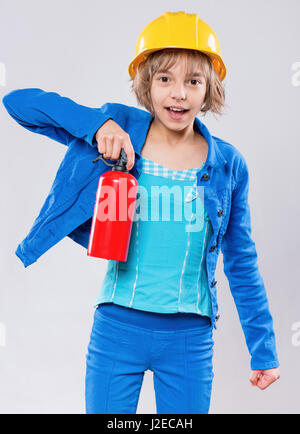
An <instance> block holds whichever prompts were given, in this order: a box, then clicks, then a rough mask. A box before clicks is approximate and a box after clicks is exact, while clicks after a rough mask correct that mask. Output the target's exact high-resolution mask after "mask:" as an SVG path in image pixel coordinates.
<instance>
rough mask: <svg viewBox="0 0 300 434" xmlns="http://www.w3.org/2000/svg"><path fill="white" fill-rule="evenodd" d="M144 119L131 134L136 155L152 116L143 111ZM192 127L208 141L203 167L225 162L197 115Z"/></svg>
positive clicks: (219, 165)
mask: <svg viewBox="0 0 300 434" xmlns="http://www.w3.org/2000/svg"><path fill="white" fill-rule="evenodd" d="M145 115H146V116H145V117H146V119H144V118H143V119H142V120H141V122H137V123H136V128H135V131H134V134H133V135H132V136H131V141H132V144H133V146H134V149H135V150H136V153H137V154H138V156H139V157H140V156H141V150H142V147H143V145H144V143H145V140H146V137H147V134H148V131H149V128H150V126H151V123H152V121H153V119H154V118H153V116H152V115H151V114H150V113H148V112H145ZM194 129H195V130H196V131H197V132H198V133H199V134H201V135H202V136H203V137H204V138H205V140H206V141H207V143H208V154H207V159H206V162H205V165H204V166H203V167H204V168H206V169H208V168H209V167H212V168H218V167H221V166H223V165H224V164H226V163H227V161H226V160H225V158H224V156H223V154H222V152H221V151H220V149H219V146H218V144H217V142H216V141H215V139H214V138H213V137H212V135H211V134H210V132H209V130H208V128H207V127H206V126H205V125H204V123H203V122H201V121H200V119H198V118H197V117H196V118H195V121H194Z"/></svg>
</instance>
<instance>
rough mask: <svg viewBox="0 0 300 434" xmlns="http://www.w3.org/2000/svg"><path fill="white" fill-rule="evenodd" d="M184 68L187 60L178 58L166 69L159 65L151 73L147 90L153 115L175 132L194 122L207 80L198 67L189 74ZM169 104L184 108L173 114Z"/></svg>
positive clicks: (200, 105) (204, 92)
mask: <svg viewBox="0 0 300 434" xmlns="http://www.w3.org/2000/svg"><path fill="white" fill-rule="evenodd" d="M186 71H187V68H186V62H184V61H183V59H181V58H179V59H178V61H177V62H176V64H175V65H174V66H173V67H172V68H170V69H169V70H168V71H166V70H165V69H162V68H160V69H159V70H158V71H157V73H156V74H155V75H154V76H153V80H152V85H151V90H150V95H151V100H152V106H153V110H154V113H155V117H156V118H157V119H158V120H159V121H160V122H161V123H162V124H164V125H165V126H166V127H167V128H168V129H172V130H175V131H180V130H182V129H185V128H186V127H187V126H189V125H190V124H191V123H192V124H193V123H194V119H195V117H196V116H197V114H198V113H199V112H200V110H201V107H202V105H203V103H204V100H205V95H206V81H205V77H204V75H203V73H202V71H201V69H200V67H198V68H196V69H195V70H193V72H192V74H191V75H188V74H187V73H186ZM169 107H182V108H184V109H186V110H187V111H185V112H184V113H182V112H180V113H176V112H173V111H170V109H169Z"/></svg>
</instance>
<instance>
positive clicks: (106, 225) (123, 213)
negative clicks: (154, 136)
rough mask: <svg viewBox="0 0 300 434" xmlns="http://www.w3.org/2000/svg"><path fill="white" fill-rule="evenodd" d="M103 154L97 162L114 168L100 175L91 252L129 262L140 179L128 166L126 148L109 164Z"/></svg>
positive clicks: (89, 249)
mask: <svg viewBox="0 0 300 434" xmlns="http://www.w3.org/2000/svg"><path fill="white" fill-rule="evenodd" d="M102 155H103V154H100V156H99V157H97V158H96V159H95V160H93V163H95V162H96V161H98V160H99V159H101V160H102V161H103V162H104V163H105V164H106V165H107V166H112V169H111V170H109V171H107V172H105V173H103V174H102V175H101V176H100V178H99V183H98V189H97V194H96V201H95V207H94V213H93V219H92V226H91V232H90V238H89V245H88V250H87V255H88V256H94V257H96V258H103V259H113V260H116V261H126V260H127V254H128V248H129V242H130V235H131V229H132V223H133V217H134V212H135V203H136V196H137V189H138V182H137V180H136V178H135V177H134V176H133V175H131V174H130V173H129V171H128V170H127V169H126V164H127V156H126V153H125V151H124V149H123V148H122V149H121V153H120V157H119V159H118V161H117V162H116V164H109V163H107V162H106V161H105V160H104V159H103V157H102Z"/></svg>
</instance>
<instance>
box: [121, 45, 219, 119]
mask: <svg viewBox="0 0 300 434" xmlns="http://www.w3.org/2000/svg"><path fill="white" fill-rule="evenodd" d="M179 57H180V58H183V59H184V60H185V61H186V65H187V72H188V73H192V72H194V71H193V68H194V67H195V66H199V65H200V68H201V72H203V74H204V76H205V81H206V95H205V99H204V102H203V104H202V107H201V110H200V111H201V112H202V113H204V114H205V113H206V112H208V111H209V110H210V111H211V112H213V113H217V114H219V115H220V114H222V109H223V107H224V106H225V89H224V87H223V84H222V82H221V80H220V78H219V76H218V74H217V73H216V72H215V70H214V68H213V66H212V62H211V59H210V57H209V56H208V55H207V54H205V53H203V52H200V51H198V50H191V49H185V48H164V49H162V50H158V51H155V52H152V53H150V54H149V55H148V57H147V58H146V59H145V60H143V61H142V62H141V63H139V65H138V67H137V72H136V75H135V77H134V78H133V79H132V78H130V80H129V81H131V82H132V83H131V91H133V92H134V93H135V95H136V99H137V102H138V104H139V105H140V106H142V107H145V108H146V109H147V110H148V111H149V112H150V113H151V114H152V115H154V109H153V106H152V102H151V95H150V90H151V85H152V79H153V76H154V75H155V74H156V72H157V71H158V70H159V68H160V67H165V68H171V67H172V66H173V65H175V63H176V62H177V59H178V58H179Z"/></svg>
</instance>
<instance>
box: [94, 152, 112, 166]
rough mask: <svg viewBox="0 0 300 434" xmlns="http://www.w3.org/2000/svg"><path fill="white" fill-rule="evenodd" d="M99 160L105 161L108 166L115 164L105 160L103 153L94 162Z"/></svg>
mask: <svg viewBox="0 0 300 434" xmlns="http://www.w3.org/2000/svg"><path fill="white" fill-rule="evenodd" d="M98 160H102V161H103V163H105V164H106V165H107V166H114V164H110V163H108V162H107V161H105V160H104V158H103V154H100V155H99V156H98V157H97V158H96V159H95V160H93V163H96V161H98Z"/></svg>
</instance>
